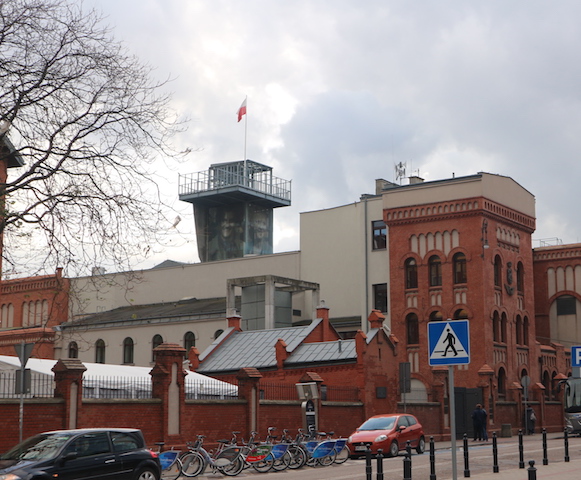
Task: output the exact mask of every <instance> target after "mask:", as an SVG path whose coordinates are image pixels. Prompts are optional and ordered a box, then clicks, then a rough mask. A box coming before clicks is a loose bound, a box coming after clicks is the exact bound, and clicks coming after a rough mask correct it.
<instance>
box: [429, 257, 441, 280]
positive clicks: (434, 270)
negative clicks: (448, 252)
mask: <svg viewBox="0 0 581 480" xmlns="http://www.w3.org/2000/svg"><path fill="white" fill-rule="evenodd" d="M428 270H429V274H430V287H439V286H441V285H442V261H441V260H440V257H438V256H437V255H432V256H431V257H430V260H428Z"/></svg>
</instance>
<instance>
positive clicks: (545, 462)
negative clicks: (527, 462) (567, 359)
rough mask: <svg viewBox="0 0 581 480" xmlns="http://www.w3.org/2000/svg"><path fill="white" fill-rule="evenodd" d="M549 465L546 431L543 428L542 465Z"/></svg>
mask: <svg viewBox="0 0 581 480" xmlns="http://www.w3.org/2000/svg"><path fill="white" fill-rule="evenodd" d="M548 464H549V457H548V456H547V429H546V428H543V465H548Z"/></svg>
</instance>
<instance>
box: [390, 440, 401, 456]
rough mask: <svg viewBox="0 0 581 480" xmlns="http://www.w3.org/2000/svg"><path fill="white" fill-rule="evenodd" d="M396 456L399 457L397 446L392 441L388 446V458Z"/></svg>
mask: <svg viewBox="0 0 581 480" xmlns="http://www.w3.org/2000/svg"><path fill="white" fill-rule="evenodd" d="M398 455H399V445H398V444H397V442H396V441H395V440H394V441H393V442H391V445H390V446H389V456H390V457H397V456H398Z"/></svg>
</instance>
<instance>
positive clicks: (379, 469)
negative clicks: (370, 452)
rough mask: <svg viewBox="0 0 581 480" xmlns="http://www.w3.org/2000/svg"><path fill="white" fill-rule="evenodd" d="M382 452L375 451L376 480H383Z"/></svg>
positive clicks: (380, 450)
mask: <svg viewBox="0 0 581 480" xmlns="http://www.w3.org/2000/svg"><path fill="white" fill-rule="evenodd" d="M382 452H383V450H382V449H381V448H380V449H379V450H377V477H376V478H377V480H383V454H382Z"/></svg>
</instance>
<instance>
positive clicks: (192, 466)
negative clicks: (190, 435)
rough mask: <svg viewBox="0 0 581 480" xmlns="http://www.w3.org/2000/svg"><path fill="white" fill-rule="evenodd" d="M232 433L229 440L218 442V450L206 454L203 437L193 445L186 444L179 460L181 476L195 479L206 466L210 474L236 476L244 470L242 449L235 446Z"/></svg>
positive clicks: (198, 437)
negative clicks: (210, 471)
mask: <svg viewBox="0 0 581 480" xmlns="http://www.w3.org/2000/svg"><path fill="white" fill-rule="evenodd" d="M238 433H240V432H232V436H233V437H232V439H231V440H218V448H217V449H216V451H214V452H208V451H207V450H206V449H205V448H204V446H203V444H204V438H206V436H205V435H198V436H197V440H196V441H195V442H194V443H193V444H188V451H187V452H186V453H185V454H184V455H183V456H182V457H181V458H180V462H181V464H182V474H183V476H185V477H197V476H198V475H201V474H202V473H204V472H205V471H206V469H207V468H208V466H209V467H210V468H211V469H212V473H216V472H218V473H221V474H223V475H228V476H236V475H238V474H239V473H240V472H241V471H242V470H243V469H244V458H243V456H242V449H241V447H240V446H238V445H236V435H237V434H238Z"/></svg>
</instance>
